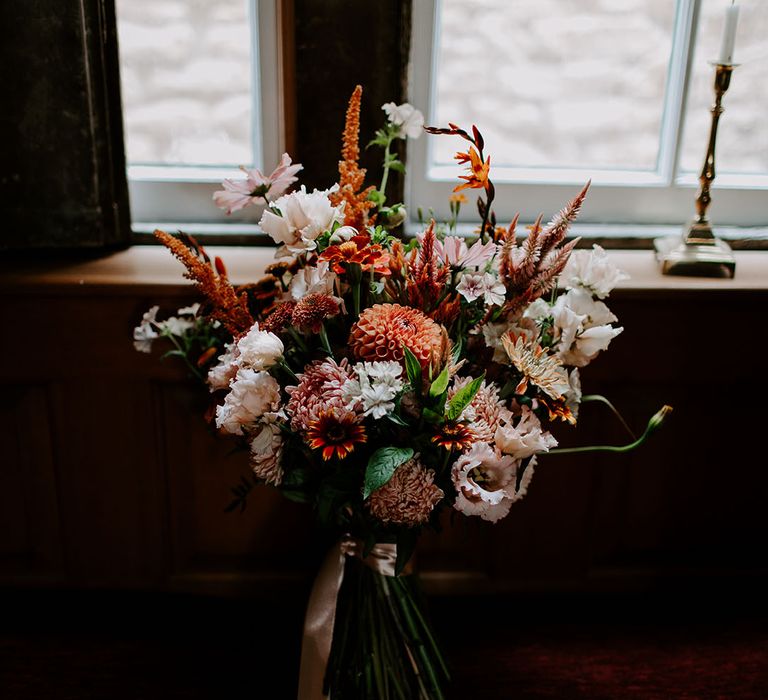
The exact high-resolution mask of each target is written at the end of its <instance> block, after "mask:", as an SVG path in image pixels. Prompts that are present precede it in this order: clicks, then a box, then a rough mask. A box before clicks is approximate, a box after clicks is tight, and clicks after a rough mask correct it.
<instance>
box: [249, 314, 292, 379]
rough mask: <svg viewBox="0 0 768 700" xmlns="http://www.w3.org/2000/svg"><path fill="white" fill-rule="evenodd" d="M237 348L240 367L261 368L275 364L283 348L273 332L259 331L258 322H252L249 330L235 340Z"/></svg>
mask: <svg viewBox="0 0 768 700" xmlns="http://www.w3.org/2000/svg"><path fill="white" fill-rule="evenodd" d="M237 350H238V355H239V356H238V360H237V361H238V364H239V365H240V366H241V367H250V368H251V369H256V370H262V369H269V368H270V367H272V366H273V365H275V364H277V362H278V361H279V360H280V358H282V356H283V351H284V350H285V348H284V347H283V341H282V340H280V338H278V337H277V336H276V335H275V334H274V333H270V332H269V331H260V330H259V324H258V323H254V324H253V326H252V327H251V330H249V331H248V332H247V333H246V334H245V335H244V336H243V337H242V338H240V340H238V341H237Z"/></svg>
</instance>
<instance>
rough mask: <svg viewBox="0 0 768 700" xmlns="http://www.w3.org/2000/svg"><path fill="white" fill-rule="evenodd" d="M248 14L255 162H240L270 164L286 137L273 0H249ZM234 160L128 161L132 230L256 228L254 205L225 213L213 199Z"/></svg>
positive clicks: (231, 171) (232, 174) (231, 170)
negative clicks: (200, 226) (200, 162)
mask: <svg viewBox="0 0 768 700" xmlns="http://www.w3.org/2000/svg"><path fill="white" fill-rule="evenodd" d="M249 15H250V29H251V31H250V36H251V43H252V52H251V56H252V64H251V94H252V127H251V129H252V131H251V134H252V139H251V141H252V148H253V163H250V164H249V163H243V165H246V166H249V165H252V166H254V167H258V168H265V167H266V168H267V169H271V168H273V167H274V166H275V165H276V164H277V162H278V160H279V158H280V155H281V154H282V153H283V150H284V144H285V141H286V139H285V128H284V126H285V125H284V122H285V119H284V114H283V105H282V101H281V90H280V86H281V78H282V76H281V67H280V60H279V58H280V57H279V49H280V47H279V41H278V37H279V36H280V27H279V26H278V10H277V0H250V2H249ZM237 165H240V164H237ZM237 165H233V166H231V167H221V166H219V167H217V166H210V167H209V166H195V167H190V166H184V165H129V166H128V169H127V170H128V188H129V194H130V202H131V219H132V222H133V228H134V230H136V231H140V232H143V231H147V230H152V229H153V228H154V227H156V226H157V225H166V226H167V225H168V224H169V223H180V224H184V223H202V224H207V225H208V228H216V229H217V230H220V229H221V228H222V227H221V226H218V224H225V223H226V224H229V226H230V227H231V228H232V229H233V230H234V229H237V231H236V232H237V233H244V232H249V231H250V230H251V228H252V229H253V232H255V230H256V227H255V226H250V225H248V224H244V223H243V222H252V221H254V219H255V218H256V219H257V218H258V212H256V211H255V209H254V208H253V207H250V208H249V209H248V210H247V211H246V212H236V213H234V214H232V215H229V216H227V215H226V214H225V213H224V212H223V211H221V210H220V209H218V208H217V207H216V206H215V205H214V203H213V201H212V196H213V192H214V191H215V190H217V189H220V185H221V181H222V180H223V179H224V178H226V177H237ZM211 224H213V225H214V226H213V227H211V226H210V225H211ZM187 228H189V227H187ZM204 228H206V227H204Z"/></svg>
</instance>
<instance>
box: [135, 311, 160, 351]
mask: <svg viewBox="0 0 768 700" xmlns="http://www.w3.org/2000/svg"><path fill="white" fill-rule="evenodd" d="M159 310H160V307H159V306H153V307H152V308H151V309H149V311H147V312H146V313H145V314H144V315H143V316H142V317H141V323H140V324H139V325H138V326H136V328H134V329H133V347H134V348H136V350H138V351H139V352H152V341H153V340H156V339H157V338H158V337H159V334H158V333H157V331H156V330H155V328H154V326H156V325H157V312H158V311H159Z"/></svg>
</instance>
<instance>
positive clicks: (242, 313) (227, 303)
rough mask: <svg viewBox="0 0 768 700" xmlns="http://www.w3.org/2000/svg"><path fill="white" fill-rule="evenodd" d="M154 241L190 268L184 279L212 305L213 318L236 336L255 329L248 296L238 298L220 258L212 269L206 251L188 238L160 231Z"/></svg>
mask: <svg viewBox="0 0 768 700" xmlns="http://www.w3.org/2000/svg"><path fill="white" fill-rule="evenodd" d="M155 237H156V238H157V239H158V240H159V241H160V242H161V243H162V244H163V245H164V246H165V247H166V248H168V250H170V251H171V253H173V254H174V255H175V256H176V257H177V258H178V259H179V260H180V261H181V262H182V263H183V265H184V267H186V268H187V271H186V272H185V273H184V277H186V278H187V279H189V280H192V281H193V282H194V283H195V286H196V287H197V288H198V290H199V291H200V293H201V294H203V296H205V297H206V299H207V300H208V301H209V302H210V304H211V307H212V308H211V311H210V313H209V315H210V317H211V318H213V319H216V320H218V321H221V323H222V324H223V325H224V327H225V328H226V329H227V330H228V331H229V332H230V333H231V334H232V335H233V336H238V335H240V334H241V333H244V332H245V331H247V330H248V329H249V328H250V327H251V326H252V325H253V317H252V316H251V314H250V312H249V311H248V299H247V295H246V294H241V295H240V296H238V295H237V292H235V289H234V287H233V286H232V285H231V284H230V282H229V280H228V279H227V271H226V268H225V267H224V263H223V262H222V261H221V259H220V258H216V259H215V261H214V264H213V265H211V260H210V258H209V257H208V254H207V253H206V252H205V250H204V249H203V247H202V246H201V245H200V244H198V243H197V241H196V240H195V239H194V238H192V236H188V235H186V234H181V235H180V236H178V237H176V236H172V235H171V234H170V233H166V232H165V231H161V230H160V229H157V230H156V231H155ZM192 251H194V252H192Z"/></svg>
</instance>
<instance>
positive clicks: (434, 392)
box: [429, 366, 450, 399]
mask: <svg viewBox="0 0 768 700" xmlns="http://www.w3.org/2000/svg"><path fill="white" fill-rule="evenodd" d="M449 379H450V373H449V372H448V367H447V366H446V367H445V369H443V371H442V372H440V374H438V375H437V379H435V381H434V382H432V384H431V385H430V387H429V395H430V397H431V398H433V399H436V398H437V397H438V396H440V394H442V393H443V392H444V391H445V390H446V389H447V388H448V380H449Z"/></svg>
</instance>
